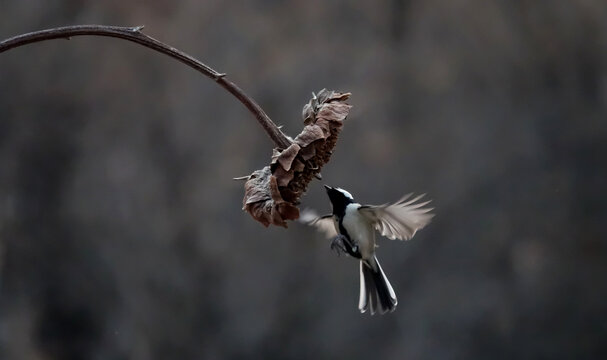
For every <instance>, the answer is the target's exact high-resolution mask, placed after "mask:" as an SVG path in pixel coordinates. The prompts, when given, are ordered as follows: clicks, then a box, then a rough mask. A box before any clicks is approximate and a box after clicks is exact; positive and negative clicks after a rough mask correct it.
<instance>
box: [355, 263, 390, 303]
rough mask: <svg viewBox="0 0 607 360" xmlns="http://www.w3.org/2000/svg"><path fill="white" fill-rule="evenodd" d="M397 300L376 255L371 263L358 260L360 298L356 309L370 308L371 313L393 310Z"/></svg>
mask: <svg viewBox="0 0 607 360" xmlns="http://www.w3.org/2000/svg"><path fill="white" fill-rule="evenodd" d="M396 304H398V301H397V300H396V294H394V289H392V285H390V282H389V281H388V278H387V277H386V274H384V271H383V270H382V268H381V266H380V265H379V262H378V261H377V258H376V257H373V260H372V263H371V264H369V263H367V262H366V261H361V262H360V298H359V301H358V309H359V310H360V311H361V312H365V311H367V309H370V312H371V315H373V314H375V313H376V312H379V313H380V314H384V313H386V312H388V311H394V309H395V308H396Z"/></svg>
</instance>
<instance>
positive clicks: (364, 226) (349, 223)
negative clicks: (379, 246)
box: [342, 204, 375, 259]
mask: <svg viewBox="0 0 607 360" xmlns="http://www.w3.org/2000/svg"><path fill="white" fill-rule="evenodd" d="M359 207H360V204H349V205H348V206H347V207H346V215H345V216H344V219H343V222H342V224H343V226H344V228H345V229H346V231H347V232H348V235H350V238H351V239H352V241H354V242H355V243H356V245H358V248H359V251H360V253H361V255H362V257H363V258H364V259H370V258H372V257H373V254H375V229H374V228H373V226H371V224H370V223H369V222H368V221H367V219H366V218H364V217H363V216H362V215H361V214H360V213H359V212H358V208H359Z"/></svg>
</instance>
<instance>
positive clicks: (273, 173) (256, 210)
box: [243, 89, 351, 227]
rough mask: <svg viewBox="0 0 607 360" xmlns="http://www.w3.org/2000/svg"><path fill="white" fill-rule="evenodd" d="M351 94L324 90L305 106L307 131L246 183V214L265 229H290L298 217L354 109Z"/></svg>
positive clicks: (277, 152) (274, 155) (244, 206)
mask: <svg viewBox="0 0 607 360" xmlns="http://www.w3.org/2000/svg"><path fill="white" fill-rule="evenodd" d="M349 96H350V93H339V92H335V91H328V90H326V89H323V90H321V91H320V92H319V93H318V94H313V96H312V99H311V100H310V101H309V102H308V103H307V104H306V105H305V106H304V108H303V111H302V117H303V121H304V124H305V126H304V128H303V130H302V132H301V133H300V134H299V135H297V137H295V139H293V142H292V143H291V145H290V146H289V147H287V148H286V149H274V151H273V154H272V159H271V162H270V165H269V166H266V167H264V168H263V169H261V170H256V171H254V172H253V173H252V174H251V175H250V176H249V177H248V179H247V181H246V183H245V195H244V199H243V210H245V211H247V212H248V213H249V214H251V216H253V218H255V220H257V221H259V222H261V223H262V224H264V225H265V226H269V225H270V224H274V225H279V226H284V227H287V223H286V220H295V219H297V218H298V217H299V209H298V208H297V205H299V198H300V197H301V196H302V195H303V194H304V193H305V191H306V188H307V187H308V183H310V181H312V179H313V178H314V177H316V176H319V174H320V169H321V168H322V167H323V165H325V164H326V163H327V162H328V161H329V159H330V158H331V154H332V151H333V148H334V147H335V144H336V143H337V137H338V136H339V133H340V131H341V128H342V126H343V121H344V120H345V119H346V117H347V116H348V113H349V111H350V108H351V106H350V105H348V104H346V103H345V101H346V100H347V99H348V97H349Z"/></svg>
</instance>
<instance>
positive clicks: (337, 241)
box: [331, 234, 348, 256]
mask: <svg viewBox="0 0 607 360" xmlns="http://www.w3.org/2000/svg"><path fill="white" fill-rule="evenodd" d="M344 240H346V241H348V239H346V237H345V236H343V235H341V234H340V235H337V236H336V237H335V238H333V240H332V241H331V250H333V251H335V253H336V254H337V256H341V254H343V253H346V252H348V250H347V249H346V246H345V245H344Z"/></svg>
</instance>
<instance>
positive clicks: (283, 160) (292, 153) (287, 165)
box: [277, 143, 300, 171]
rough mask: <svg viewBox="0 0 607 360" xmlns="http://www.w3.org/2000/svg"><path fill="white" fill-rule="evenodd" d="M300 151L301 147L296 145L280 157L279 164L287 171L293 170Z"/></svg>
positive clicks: (287, 149)
mask: <svg viewBox="0 0 607 360" xmlns="http://www.w3.org/2000/svg"><path fill="white" fill-rule="evenodd" d="M299 149H300V147H299V145H297V144H295V143H294V144H291V146H289V147H288V148H286V149H285V150H284V151H283V152H281V153H280V155H278V159H277V160H278V163H279V164H280V166H282V168H283V169H285V170H287V171H288V170H290V169H291V164H292V163H293V160H295V157H296V156H297V153H299Z"/></svg>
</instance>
